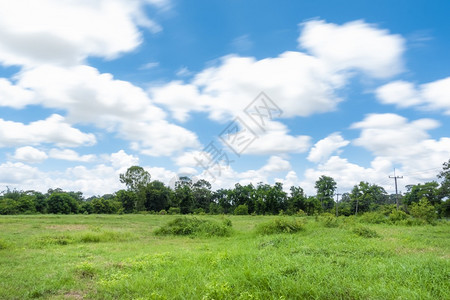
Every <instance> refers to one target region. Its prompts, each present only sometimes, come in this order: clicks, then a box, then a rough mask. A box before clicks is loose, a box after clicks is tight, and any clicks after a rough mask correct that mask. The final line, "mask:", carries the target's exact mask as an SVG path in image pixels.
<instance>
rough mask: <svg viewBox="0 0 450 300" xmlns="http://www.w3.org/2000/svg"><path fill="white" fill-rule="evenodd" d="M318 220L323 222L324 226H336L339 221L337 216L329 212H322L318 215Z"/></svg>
mask: <svg viewBox="0 0 450 300" xmlns="http://www.w3.org/2000/svg"><path fill="white" fill-rule="evenodd" d="M320 221H321V222H322V223H323V225H324V226H325V227H330V228H331V227H338V226H339V222H338V218H336V217H335V216H334V215H332V214H330V213H323V214H321V215H320Z"/></svg>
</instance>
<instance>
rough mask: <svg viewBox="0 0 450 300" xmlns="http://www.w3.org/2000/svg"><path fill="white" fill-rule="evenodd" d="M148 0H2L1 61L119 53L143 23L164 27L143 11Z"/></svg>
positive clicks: (133, 43) (133, 42) (132, 43)
mask: <svg viewBox="0 0 450 300" xmlns="http://www.w3.org/2000/svg"><path fill="white" fill-rule="evenodd" d="M167 2H168V1H145V0H142V1H140V0H97V1H77V0H65V1H59V0H41V1H27V0H15V1H1V2H0V40H2V43H1V44H0V63H3V64H5V65H26V66H33V65H38V64H42V63H51V64H62V65H74V64H77V63H80V62H82V61H83V60H84V59H85V58H86V57H87V56H101V57H106V58H114V57H116V56H118V55H120V54H122V53H124V52H129V51H131V50H133V49H135V48H136V47H137V46H138V45H139V44H140V43H141V40H142V37H141V34H140V32H139V30H138V26H141V27H146V28H147V29H149V30H150V31H152V32H158V31H160V30H161V27H160V26H159V25H158V24H156V23H155V22H154V21H152V20H150V19H148V18H147V17H146V16H145V15H144V14H143V13H142V6H143V5H144V4H146V3H149V4H153V5H157V6H160V7H161V6H163V5H164V4H165V3H167Z"/></svg>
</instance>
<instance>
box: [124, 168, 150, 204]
mask: <svg viewBox="0 0 450 300" xmlns="http://www.w3.org/2000/svg"><path fill="white" fill-rule="evenodd" d="M119 177H120V182H122V183H124V184H125V185H126V186H127V188H128V190H129V191H131V192H134V193H136V196H137V203H136V210H138V211H141V210H144V209H145V200H146V199H145V189H146V187H147V185H148V184H149V183H150V180H151V175H150V173H149V172H147V171H145V170H144V168H142V167H140V166H132V167H129V168H128V170H127V171H126V172H125V174H120V176H119Z"/></svg>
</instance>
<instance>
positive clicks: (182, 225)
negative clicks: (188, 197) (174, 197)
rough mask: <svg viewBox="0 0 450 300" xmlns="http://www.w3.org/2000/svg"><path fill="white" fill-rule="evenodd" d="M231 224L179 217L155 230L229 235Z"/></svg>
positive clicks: (198, 234) (157, 232) (199, 234)
mask: <svg viewBox="0 0 450 300" xmlns="http://www.w3.org/2000/svg"><path fill="white" fill-rule="evenodd" d="M231 232H232V231H231V226H228V225H226V224H223V223H222V224H221V223H218V222H215V221H210V220H201V219H198V218H195V217H194V218H188V217H179V218H176V219H174V220H172V221H170V222H169V223H167V224H166V225H164V226H161V227H160V228H158V229H156V230H155V234H156V235H191V236H229V235H231Z"/></svg>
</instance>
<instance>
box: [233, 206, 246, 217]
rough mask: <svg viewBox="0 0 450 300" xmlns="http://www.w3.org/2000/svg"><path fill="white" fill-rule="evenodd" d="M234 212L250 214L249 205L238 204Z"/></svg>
mask: <svg viewBox="0 0 450 300" xmlns="http://www.w3.org/2000/svg"><path fill="white" fill-rule="evenodd" d="M234 214H235V215H241V216H245V215H248V206H247V205H245V204H241V205H238V207H236V208H235V209H234Z"/></svg>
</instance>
